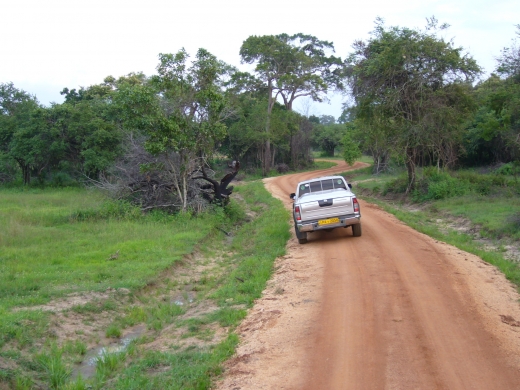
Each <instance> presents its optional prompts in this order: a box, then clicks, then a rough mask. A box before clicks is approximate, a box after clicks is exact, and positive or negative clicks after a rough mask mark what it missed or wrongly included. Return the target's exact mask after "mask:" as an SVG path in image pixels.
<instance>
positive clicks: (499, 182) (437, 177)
mask: <svg viewBox="0 0 520 390" xmlns="http://www.w3.org/2000/svg"><path fill="white" fill-rule="evenodd" d="M510 172H515V171H514V165H513V164H505V165H502V166H501V167H500V168H498V169H497V170H495V171H494V172H492V173H488V174H483V173H478V172H476V171H474V170H460V171H448V170H443V169H437V168H435V167H427V168H424V169H422V171H421V172H419V175H418V177H417V182H416V186H415V188H414V190H413V191H412V200H413V201H414V202H424V201H429V200H439V199H447V198H452V197H455V196H463V195H466V194H476V195H483V196H487V195H492V194H493V193H498V192H505V193H506V194H510V195H511V196H514V195H519V194H520V181H519V180H518V179H517V178H516V176H512V175H511V173H510ZM407 184H408V181H407V177H406V176H405V174H402V175H400V176H398V177H397V178H396V179H394V180H391V181H389V182H387V183H386V185H385V187H384V189H383V195H387V194H389V193H394V194H403V193H405V192H406V189H407Z"/></svg>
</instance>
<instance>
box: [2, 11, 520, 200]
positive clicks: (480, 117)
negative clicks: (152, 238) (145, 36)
mask: <svg viewBox="0 0 520 390" xmlns="http://www.w3.org/2000/svg"><path fill="white" fill-rule="evenodd" d="M517 27H518V31H517V35H519V36H520V25H519V26H517ZM445 28H447V26H446V25H439V23H438V22H437V21H436V20H435V18H431V19H428V23H427V26H426V27H425V28H424V29H423V30H418V29H410V28H403V27H396V26H391V27H388V26H385V24H384V22H383V21H382V20H381V19H377V20H376V23H375V28H374V30H373V31H372V32H371V34H370V37H369V38H368V39H367V40H365V41H356V42H354V43H353V45H352V49H353V50H352V52H351V54H350V55H349V56H348V57H347V58H343V59H342V58H339V57H336V56H335V55H334V45H333V43H331V42H327V41H322V40H319V39H318V38H316V37H314V36H311V35H305V34H295V35H288V34H279V35H269V36H251V37H249V38H247V39H246V40H245V41H244V42H243V44H242V46H241V48H240V56H241V60H242V62H243V63H247V64H252V65H254V71H253V72H251V73H248V72H241V71H239V70H238V69H237V68H235V67H233V66H231V65H229V64H226V63H224V62H222V61H220V60H219V59H218V58H216V57H215V56H214V55H213V54H211V53H209V52H208V51H206V50H204V49H199V51H198V52H197V53H196V54H195V55H194V56H193V57H190V56H189V54H188V53H187V52H186V51H185V50H184V49H182V50H180V51H178V52H177V53H174V54H160V55H159V63H158V65H157V68H156V69H157V72H156V74H154V75H151V76H150V75H145V74H143V73H139V72H136V73H132V74H129V75H126V76H123V77H119V78H115V77H112V76H109V77H106V78H105V79H104V80H103V82H101V83H100V84H96V85H91V86H88V87H81V88H79V89H68V88H64V89H63V90H62V91H61V94H62V95H63V96H64V102H63V103H61V104H57V103H54V104H51V105H50V106H48V107H47V106H43V105H41V104H40V103H39V102H38V100H37V98H36V97H35V96H33V95H31V94H30V93H28V92H26V91H23V90H21V89H19V88H17V87H16V86H15V85H13V83H10V82H4V83H2V84H0V182H2V183H20V184H21V183H23V184H25V185H27V184H30V183H34V182H35V181H36V182H37V183H40V184H41V183H47V184H51V185H69V184H71V183H75V182H82V181H90V182H91V183H96V184H97V185H99V186H102V187H104V188H105V189H109V190H110V191H112V193H113V194H115V196H117V197H120V198H126V199H128V200H131V201H133V202H135V203H138V204H139V205H140V206H141V207H142V208H154V207H163V208H167V209H172V210H179V209H187V208H190V207H196V208H200V207H204V205H206V204H208V202H212V201H215V199H214V197H211V196H209V195H208V183H212V181H213V182H214V181H215V178H214V177H213V173H212V167H213V166H212V162H213V161H214V159H215V158H216V157H218V156H226V157H227V158H228V159H229V160H232V161H240V167H241V169H243V170H255V169H256V170H258V171H261V172H262V174H263V175H264V176H265V175H268V174H269V172H270V170H271V169H278V170H279V171H287V170H289V169H299V168H303V167H307V166H309V165H310V164H312V155H311V149H312V148H314V149H319V150H321V152H322V154H323V155H333V154H334V152H335V151H338V150H340V151H341V152H342V153H343V157H344V158H345V160H346V161H348V162H352V161H353V160H354V159H356V158H358V157H359V156H360V154H361V152H364V153H367V154H369V155H371V156H372V157H373V159H374V170H375V172H382V171H384V170H386V169H388V167H389V164H390V161H396V162H398V163H401V164H403V165H405V166H406V168H407V172H408V189H409V190H410V189H412V188H413V187H414V185H415V181H416V168H417V167H421V166H429V165H433V166H437V167H438V168H439V169H442V168H448V169H449V168H454V167H458V166H478V165H485V164H494V163H498V162H502V163H508V162H514V161H518V160H519V159H520V45H519V42H518V37H516V39H515V37H513V39H512V42H511V46H510V47H509V48H505V49H502V51H501V55H500V56H499V58H497V66H496V69H495V72H494V73H492V74H491V75H490V76H489V77H487V78H485V79H484V78H482V70H481V68H480V67H479V65H478V64H477V62H476V61H475V60H474V59H473V58H472V57H471V55H470V54H468V53H466V52H465V51H464V49H463V48H460V47H456V46H455V44H454V43H453V42H451V41H446V40H444V39H443V38H441V37H440V35H441V34H440V32H441V31H443V30H444V29H445ZM333 91H336V92H338V91H339V92H341V93H343V94H345V96H348V99H347V101H348V102H349V103H348V104H345V105H344V111H343V114H342V115H341V116H340V117H339V118H334V117H332V116H326V115H324V116H321V117H316V116H313V115H304V114H301V113H298V112H295V111H294V110H293V104H294V102H295V101H296V99H304V98H305V99H309V100H312V101H323V100H325V99H326V97H327V94H329V93H330V92H333ZM234 169H235V170H238V166H236V167H234ZM209 187H211V186H209Z"/></svg>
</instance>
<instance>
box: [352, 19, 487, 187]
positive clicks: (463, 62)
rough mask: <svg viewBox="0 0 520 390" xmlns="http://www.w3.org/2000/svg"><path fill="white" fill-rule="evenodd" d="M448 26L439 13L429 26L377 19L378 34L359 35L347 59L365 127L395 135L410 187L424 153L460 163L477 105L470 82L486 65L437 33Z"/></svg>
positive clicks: (447, 163) (443, 161)
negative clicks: (457, 156)
mask: <svg viewBox="0 0 520 390" xmlns="http://www.w3.org/2000/svg"><path fill="white" fill-rule="evenodd" d="M445 28H447V25H442V26H438V23H437V20H436V19H435V18H431V19H429V20H428V25H427V28H426V30H425V31H417V30H412V29H409V28H400V27H390V28H386V27H385V26H384V23H383V21H382V20H381V19H377V20H376V27H375V30H374V31H373V32H372V33H371V35H372V37H371V38H370V39H369V40H368V41H367V42H364V41H356V42H355V43H354V45H353V47H354V52H353V53H352V54H351V55H350V56H349V58H348V60H347V65H348V67H349V70H348V73H349V78H348V81H349V85H350V88H351V91H352V94H353V96H354V98H355V101H356V104H357V108H356V114H357V118H358V120H360V121H361V122H362V123H361V126H360V127H363V126H364V127H365V128H371V129H375V131H376V133H382V134H383V138H384V137H385V134H388V138H390V139H395V144H394V145H389V146H393V147H394V148H395V149H394V150H395V151H396V152H397V153H399V155H401V156H402V157H403V159H404V161H405V163H406V167H407V171H408V191H409V190H410V189H411V188H413V186H414V185H415V167H416V164H417V163H418V161H419V160H420V158H421V156H423V155H424V154H430V155H431V159H433V160H435V161H436V162H437V164H438V165H443V166H450V165H452V164H453V163H454V158H453V149H454V148H455V147H456V145H455V144H456V143H460V142H461V140H462V134H463V130H464V127H463V125H464V121H465V120H466V119H467V118H468V116H469V114H470V113H471V111H472V109H473V107H472V104H471V99H469V98H468V94H469V87H470V83H471V82H472V81H473V80H474V78H475V77H476V76H477V75H478V74H479V72H480V68H479V67H478V65H477V64H476V62H475V61H474V60H473V59H472V58H471V57H469V56H468V55H466V54H463V52H462V50H463V49H462V48H460V47H459V48H456V47H454V45H453V42H451V41H449V42H446V41H444V39H442V38H439V37H437V35H436V33H437V31H439V30H443V29H445ZM378 138H381V137H378ZM369 139H370V138H369Z"/></svg>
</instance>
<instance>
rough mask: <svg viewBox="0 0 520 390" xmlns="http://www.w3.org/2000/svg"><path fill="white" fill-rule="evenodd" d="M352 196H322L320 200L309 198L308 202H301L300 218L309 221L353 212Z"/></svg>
mask: <svg viewBox="0 0 520 390" xmlns="http://www.w3.org/2000/svg"><path fill="white" fill-rule="evenodd" d="M352 198H353V197H352V196H343V197H340V198H329V199H326V198H322V199H320V200H317V199H316V200H314V199H309V201H308V202H301V203H300V209H301V219H302V221H309V220H315V219H322V218H329V217H337V216H340V215H347V214H353V213H354V206H353V204H352ZM302 201H303V199H302Z"/></svg>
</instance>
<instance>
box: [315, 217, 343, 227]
mask: <svg viewBox="0 0 520 390" xmlns="http://www.w3.org/2000/svg"><path fill="white" fill-rule="evenodd" d="M331 223H339V218H329V219H320V220H319V221H318V225H320V226H323V225H330V224H331Z"/></svg>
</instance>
